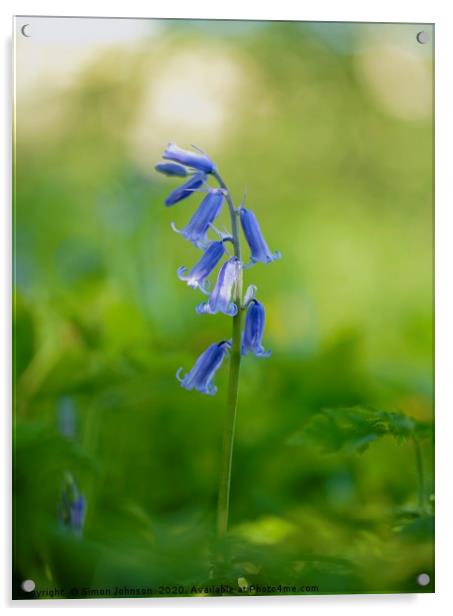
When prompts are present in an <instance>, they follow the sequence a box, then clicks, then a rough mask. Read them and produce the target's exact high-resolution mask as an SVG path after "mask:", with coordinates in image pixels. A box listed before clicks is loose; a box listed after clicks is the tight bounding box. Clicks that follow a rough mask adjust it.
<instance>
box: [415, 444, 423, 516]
mask: <svg viewBox="0 0 453 616" xmlns="http://www.w3.org/2000/svg"><path fill="white" fill-rule="evenodd" d="M412 441H413V443H414V450H415V465H416V467H417V476H418V505H419V507H420V511H421V512H422V513H426V489H425V473H424V470H423V458H422V451H421V448H420V443H419V441H418V438H417V437H416V436H413V437H412Z"/></svg>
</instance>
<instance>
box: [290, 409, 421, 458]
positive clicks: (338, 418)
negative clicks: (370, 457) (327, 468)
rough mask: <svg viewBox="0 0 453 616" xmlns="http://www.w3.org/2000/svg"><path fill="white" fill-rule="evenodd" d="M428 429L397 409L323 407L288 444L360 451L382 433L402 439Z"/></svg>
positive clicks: (330, 450)
mask: <svg viewBox="0 0 453 616" xmlns="http://www.w3.org/2000/svg"><path fill="white" fill-rule="evenodd" d="M431 431H432V426H431V424H429V423H425V422H419V421H417V420H415V419H413V418H412V417H409V416H408V415H405V414H404V413H401V412H399V411H384V410H380V409H375V408H372V407H369V406H354V407H340V408H330V409H323V410H322V411H321V412H320V413H319V414H317V415H315V416H314V417H313V418H312V419H311V420H310V422H309V423H308V424H307V425H306V427H305V428H304V429H303V430H302V431H300V432H298V433H296V434H294V435H293V436H292V437H291V438H290V439H289V441H288V443H289V444H290V445H296V446H298V445H305V444H315V445H316V444H317V445H320V446H321V447H322V448H323V449H324V450H326V451H328V452H335V451H339V450H344V451H347V452H348V453H356V452H360V453H362V452H363V451H365V450H366V449H367V448H368V446H369V445H370V443H372V442H374V441H376V440H377V439H379V438H381V437H383V436H388V435H390V436H393V437H394V438H395V439H397V440H398V441H402V440H404V439H408V438H414V437H418V438H423V437H425V436H428V435H429V434H431Z"/></svg>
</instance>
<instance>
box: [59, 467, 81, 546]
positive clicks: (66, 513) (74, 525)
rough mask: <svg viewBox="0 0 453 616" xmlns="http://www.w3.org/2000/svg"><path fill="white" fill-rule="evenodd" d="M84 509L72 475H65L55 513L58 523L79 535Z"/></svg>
mask: <svg viewBox="0 0 453 616" xmlns="http://www.w3.org/2000/svg"><path fill="white" fill-rule="evenodd" d="M86 508H87V505H86V500H85V497H84V496H83V494H80V492H79V490H78V488H77V485H76V483H75V481H74V479H73V477H72V475H71V474H70V473H66V475H65V481H64V485H63V489H62V491H61V497H60V501H59V503H58V511H57V514H58V519H59V521H60V523H61V524H62V525H63V527H65V528H68V529H69V530H70V531H72V532H73V533H74V534H76V535H81V534H82V531H83V526H84V523H85V514H86Z"/></svg>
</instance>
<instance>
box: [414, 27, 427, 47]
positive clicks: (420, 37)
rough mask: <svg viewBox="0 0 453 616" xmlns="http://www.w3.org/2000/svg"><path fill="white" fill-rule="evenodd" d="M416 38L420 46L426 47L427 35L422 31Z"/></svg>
mask: <svg viewBox="0 0 453 616" xmlns="http://www.w3.org/2000/svg"><path fill="white" fill-rule="evenodd" d="M416 38H417V41H418V42H419V43H420V44H421V45H426V43H429V34H428V33H427V32H425V31H424V30H422V31H421V32H419V33H418V34H417V37H416Z"/></svg>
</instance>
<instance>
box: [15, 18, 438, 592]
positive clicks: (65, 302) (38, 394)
mask: <svg viewBox="0 0 453 616" xmlns="http://www.w3.org/2000/svg"><path fill="white" fill-rule="evenodd" d="M22 21H23V22H24V23H29V24H30V30H29V31H30V32H31V34H32V36H31V37H30V38H24V37H23V36H19V35H18V37H17V40H16V44H15V46H16V67H15V77H16V99H15V114H16V117H15V125H16V132H15V191H14V197H15V217H14V233H15V238H14V240H15V242H14V245H15V259H14V283H15V308H14V317H15V323H14V350H15V362H14V368H15V370H14V382H15V387H14V394H15V395H14V400H15V414H14V465H13V466H14V468H13V471H14V550H13V552H14V563H13V564H14V579H13V586H14V593H15V594H16V595H17V596H22V595H21V594H20V590H19V587H20V583H21V582H22V580H23V579H26V578H31V579H33V580H35V582H36V584H37V588H38V589H42V588H53V587H61V588H65V589H68V588H72V587H89V588H99V587H114V586H116V585H117V586H124V585H126V586H134V587H140V586H146V587H149V586H152V587H153V588H154V589H155V592H156V593H157V587H158V585H162V584H163V585H170V586H171V585H174V584H183V585H189V586H190V585H191V584H197V585H206V584H210V583H213V582H219V581H223V582H227V583H229V584H230V585H231V586H232V587H233V588H234V590H235V591H237V592H239V586H241V585H242V586H244V585H247V584H267V583H277V584H279V583H282V584H290V583H291V584H292V583H297V584H305V585H313V586H318V588H319V591H320V592H322V593H348V592H352V593H355V592H411V591H413V592H417V591H432V590H433V579H434V577H433V576H434V571H433V542H432V540H433V526H432V520H433V518H432V509H433V497H432V491H433V451H432V444H433V436H432V418H433V273H432V270H433V162H432V161H433V118H432V79H433V76H432V62H433V57H432V49H433V43H432V37H433V30H432V27H431V26H423V27H421V26H420V25H403V24H399V25H388V24H387V25H383V24H382V25H376V24H375V25H373V24H333V23H332V24H330V23H284V22H281V23H278V22H275V23H266V22H233V21H230V22H228V21H225V22H217V23H215V22H210V21H145V20H99V19H93V20H88V19H61V18H58V19H52V18H28V19H26V20H22ZM19 22H20V20H19V21H18V24H19V26H20V25H21V24H22V22H20V23H19ZM421 29H423V30H425V31H426V32H428V33H429V35H430V38H431V40H430V41H429V42H428V43H427V44H425V45H421V44H419V43H418V42H417V41H416V34H417V32H418V31H420V30H421ZM169 141H175V142H176V143H178V144H179V145H180V146H182V147H188V146H189V144H191V143H195V144H196V145H198V146H200V147H202V148H204V149H205V150H207V151H208V152H209V154H210V155H211V157H212V158H213V159H214V160H215V161H216V163H217V165H218V167H219V169H220V171H221V173H222V175H223V177H224V178H225V179H226V181H227V183H228V184H229V186H230V189H231V191H232V193H233V197H234V198H235V200H236V202H239V200H240V198H241V196H242V193H243V191H244V190H246V191H247V203H248V206H249V207H250V208H251V209H253V210H254V211H255V212H256V214H257V216H258V218H259V220H260V223H261V227H262V229H263V232H264V234H265V237H266V239H267V241H268V243H269V245H270V248H271V249H272V250H280V251H281V252H282V254H283V258H282V260H280V261H276V262H274V263H272V264H270V265H268V266H263V265H258V266H256V267H254V268H252V269H250V270H247V272H246V275H245V282H246V284H250V283H254V284H256V285H257V286H258V289H259V297H260V299H261V301H262V302H263V303H264V304H265V306H266V310H267V326H266V332H265V338H264V345H265V347H266V348H270V349H272V357H271V358H270V359H268V360H260V359H257V358H254V357H247V358H245V361H244V362H243V365H242V369H241V383H240V393H239V410H238V418H237V426H236V428H237V432H236V444H235V452H234V466H233V476H232V493H231V513H230V524H231V527H230V530H231V532H230V536H229V539H228V541H227V549H228V554H229V556H228V558H227V559H226V561H225V562H224V563H223V565H222V567H220V569H219V567H218V566H217V565H216V564H215V558H216V556H215V554H216V553H217V550H218V549H219V548H218V546H217V545H216V541H215V534H214V528H215V508H216V494H217V483H218V477H219V467H220V446H221V441H222V432H223V426H224V420H225V402H226V379H227V367H226V366H223V367H222V369H221V370H220V371H219V373H218V374H217V376H216V383H217V385H218V386H219V391H218V393H217V395H216V396H215V397H214V398H210V397H206V396H202V395H200V394H198V393H197V392H187V391H185V390H183V389H182V388H180V387H179V385H178V383H177V381H176V379H175V372H176V369H177V368H178V367H180V366H183V367H184V368H185V369H189V368H190V367H191V366H192V365H193V363H194V361H195V359H196V358H197V357H198V355H199V354H200V352H201V351H203V350H204V349H205V348H206V347H207V346H208V345H209V344H210V343H211V342H213V341H216V340H221V339H224V338H226V337H228V336H229V335H230V327H231V320H230V319H229V318H228V317H224V316H215V317H209V316H200V315H197V314H196V313H195V311H194V307H195V305H196V304H197V303H198V302H199V301H200V297H199V295H198V294H197V293H196V292H194V291H192V290H191V289H189V288H188V287H187V286H185V285H184V284H182V283H181V282H180V281H179V280H178V279H177V277H176V275H175V272H176V269H177V267H178V266H180V265H186V266H189V267H190V266H191V265H192V264H193V263H194V262H195V260H196V259H197V258H198V256H199V253H198V251H197V249H196V248H194V247H193V246H191V245H190V244H189V243H188V242H185V241H184V240H183V239H182V238H181V236H179V235H176V234H175V233H173V232H172V231H171V229H170V222H171V221H175V223H176V224H177V226H178V227H182V226H183V225H184V223H185V222H186V221H187V220H188V219H189V217H190V216H191V214H192V213H193V211H194V209H195V208H196V205H197V203H198V201H199V198H198V197H193V198H191V199H189V200H186V201H184V202H181V203H180V204H178V205H176V206H174V207H173V208H171V209H166V208H165V207H164V206H163V200H164V199H165V196H166V195H167V194H168V193H169V192H170V190H172V189H173V188H174V187H175V186H176V185H177V181H173V180H170V179H167V178H162V177H160V176H158V175H157V174H156V173H155V172H154V170H153V166H154V164H155V163H156V162H158V161H159V159H160V156H161V153H162V151H163V149H164V148H165V146H166V144H167V143H168V142H169ZM222 216H225V218H224V222H225V223H227V218H226V212H224V214H223V215H222ZM392 413H395V414H392ZM408 418H411V419H408ZM65 473H66V474H68V473H69V474H70V475H71V476H72V477H73V479H74V481H75V483H76V485H77V486H78V489H79V491H80V493H81V494H83V495H84V496H85V498H86V501H87V512H86V520H85V525H84V528H83V533H75V532H73V531H72V530H71V528H69V527H67V526H64V525H62V524H61V521H60V522H59V520H58V516H57V512H58V510H59V509H58V508H59V502H60V500H61V491H62V486H63V482H64V477H65ZM223 547H224V546H223ZM222 549H223V548H222ZM420 573H428V574H429V575H430V577H431V582H430V584H428V585H427V586H425V587H420V586H419V585H418V584H417V576H418V575H419V574H420Z"/></svg>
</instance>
